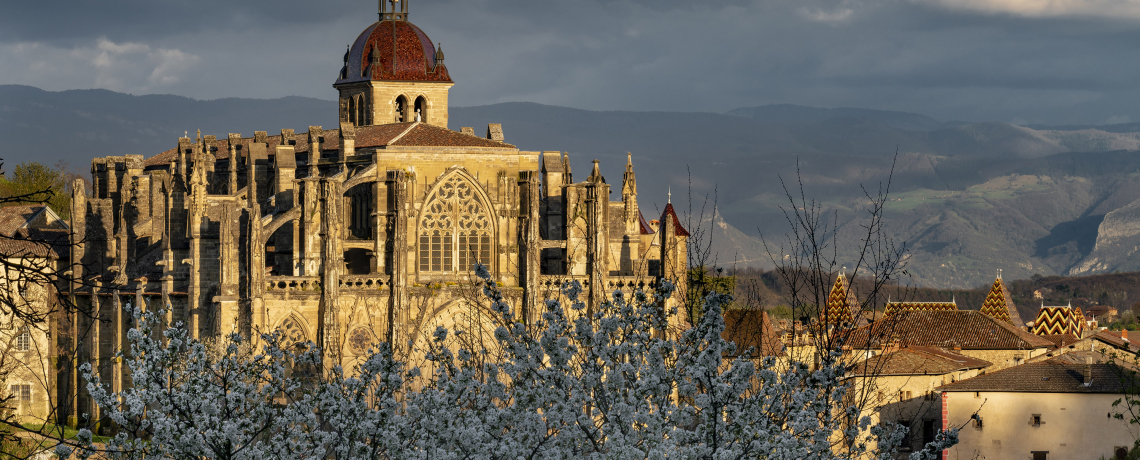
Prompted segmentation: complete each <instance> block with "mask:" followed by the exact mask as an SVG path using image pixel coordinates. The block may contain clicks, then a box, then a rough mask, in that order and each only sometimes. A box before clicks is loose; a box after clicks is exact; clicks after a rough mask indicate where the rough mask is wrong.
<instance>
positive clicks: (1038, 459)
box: [1030, 451, 1049, 460]
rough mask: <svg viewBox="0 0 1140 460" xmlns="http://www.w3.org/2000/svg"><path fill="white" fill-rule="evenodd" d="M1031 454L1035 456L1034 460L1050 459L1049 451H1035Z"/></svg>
mask: <svg viewBox="0 0 1140 460" xmlns="http://www.w3.org/2000/svg"><path fill="white" fill-rule="evenodd" d="M1030 453H1031V454H1033V460H1048V458H1049V451H1033V452H1030Z"/></svg>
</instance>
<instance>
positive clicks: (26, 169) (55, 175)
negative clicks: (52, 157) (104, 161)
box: [0, 161, 78, 220]
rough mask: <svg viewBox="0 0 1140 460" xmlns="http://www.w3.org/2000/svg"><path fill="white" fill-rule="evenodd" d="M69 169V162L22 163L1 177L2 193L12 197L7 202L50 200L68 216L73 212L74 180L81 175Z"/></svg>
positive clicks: (8, 197)
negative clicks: (55, 163)
mask: <svg viewBox="0 0 1140 460" xmlns="http://www.w3.org/2000/svg"><path fill="white" fill-rule="evenodd" d="M67 169H68V167H67V164H66V163H59V164H57V165H56V167H54V168H53V167H50V166H47V165H44V164H42V163H37V162H34V161H33V162H27V163H20V164H18V165H16V168H15V169H14V170H13V171H12V174H11V175H10V177H6V178H4V179H3V180H2V181H0V197H3V198H7V199H9V201H8V202H7V203H6V204H7V205H13V204H41V203H43V204H47V205H48V206H49V207H51V209H52V211H55V213H56V214H59V217H61V218H63V219H65V220H66V219H68V218H69V216H70V215H71V183H70V182H71V179H73V178H75V177H77V176H78V175H77V174H75V173H74V172H69V171H68V170H67Z"/></svg>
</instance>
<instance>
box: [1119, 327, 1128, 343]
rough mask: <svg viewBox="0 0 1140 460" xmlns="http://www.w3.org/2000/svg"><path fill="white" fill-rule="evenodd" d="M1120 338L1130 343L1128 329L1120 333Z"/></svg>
mask: <svg viewBox="0 0 1140 460" xmlns="http://www.w3.org/2000/svg"><path fill="white" fill-rule="evenodd" d="M1120 338H1122V339H1124V341H1125V342H1127V341H1128V329H1124V330H1122V331H1120Z"/></svg>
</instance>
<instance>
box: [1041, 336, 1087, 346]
mask: <svg viewBox="0 0 1140 460" xmlns="http://www.w3.org/2000/svg"><path fill="white" fill-rule="evenodd" d="M1041 338H1043V339H1045V340H1048V341H1050V342H1053V346H1054V347H1057V348H1064V347H1067V346H1069V345H1072V344H1074V343H1077V342H1079V341H1080V340H1081V339H1080V338H1078V337H1077V336H1075V335H1073V334H1051V335H1042V336H1041Z"/></svg>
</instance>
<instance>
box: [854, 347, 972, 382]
mask: <svg viewBox="0 0 1140 460" xmlns="http://www.w3.org/2000/svg"><path fill="white" fill-rule="evenodd" d="M992 364H993V363H991V362H989V361H986V360H982V359H978V358H971V357H969V356H963V355H960V354H957V353H953V352H949V351H946V350H943V349H941V348H935V347H903V348H899V349H898V350H895V351H890V352H886V353H882V354H879V355H875V356H873V357H871V358H868V359H866V360H863V361H862V362H860V363H858V364H856V365H855V369H854V370H853V372H854V373H855V374H856V375H876V376H885V375H943V374H948V373H950V372H956V371H962V370H967V369H983V368H986V367H989V366H991V365H992Z"/></svg>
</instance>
